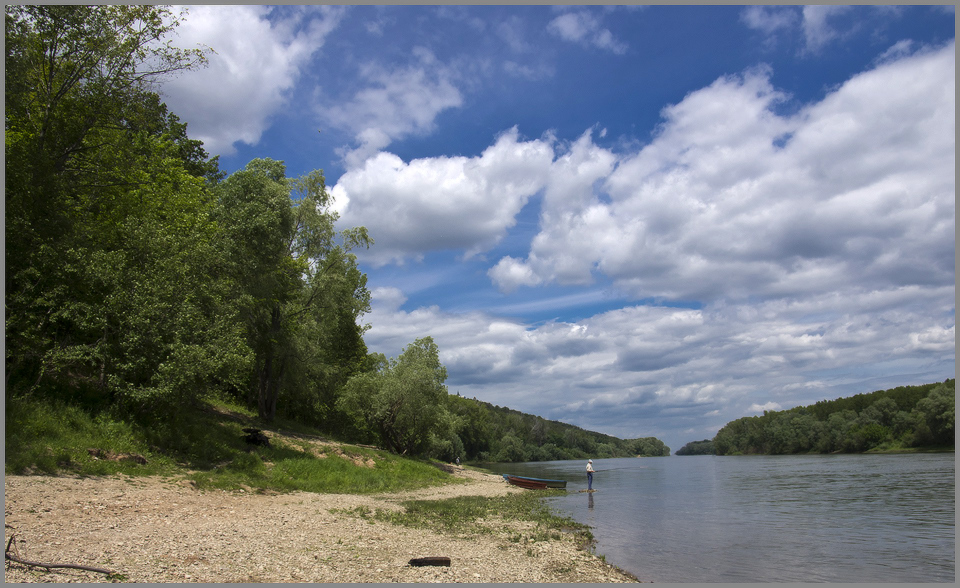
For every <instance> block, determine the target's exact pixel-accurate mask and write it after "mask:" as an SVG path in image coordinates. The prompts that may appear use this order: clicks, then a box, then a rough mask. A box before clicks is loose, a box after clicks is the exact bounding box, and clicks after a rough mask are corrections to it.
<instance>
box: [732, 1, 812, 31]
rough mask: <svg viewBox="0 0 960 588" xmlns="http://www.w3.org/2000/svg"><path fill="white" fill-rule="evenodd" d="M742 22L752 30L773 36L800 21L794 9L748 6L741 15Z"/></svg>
mask: <svg viewBox="0 0 960 588" xmlns="http://www.w3.org/2000/svg"><path fill="white" fill-rule="evenodd" d="M740 20H741V21H743V23H744V24H746V25H747V26H748V27H750V28H751V29H755V30H758V31H761V32H763V33H766V34H767V35H773V34H774V33H776V32H777V31H780V30H783V29H789V28H792V27H793V26H794V25H795V24H796V23H797V22H798V21H799V20H800V19H799V15H798V14H797V12H796V10H795V9H794V8H793V7H784V6H748V7H746V8H744V9H743V12H741V13H740Z"/></svg>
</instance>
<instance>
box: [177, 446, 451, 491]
mask: <svg viewBox="0 0 960 588" xmlns="http://www.w3.org/2000/svg"><path fill="white" fill-rule="evenodd" d="M345 449H348V450H349V451H350V454H354V451H356V453H355V454H356V455H363V452H366V453H367V454H369V456H370V457H371V458H372V459H374V460H375V461H376V465H375V466H374V467H365V466H358V465H355V464H354V463H353V461H352V460H350V459H345V458H343V457H340V456H338V455H328V456H327V457H323V458H321V457H316V456H313V455H311V454H307V453H304V452H302V451H299V450H296V449H292V448H290V447H272V448H257V449H256V450H254V451H252V452H250V453H245V454H243V455H238V456H236V458H234V459H233V460H232V461H231V462H230V463H228V464H224V465H222V466H219V467H216V468H213V469H211V470H207V471H201V472H195V473H193V474H191V475H190V478H191V479H192V480H194V482H196V484H197V486H198V487H199V488H220V489H225V490H231V489H239V488H246V487H253V488H256V489H259V490H274V491H277V492H291V491H298V490H299V491H303V492H318V493H325V494H326V493H342V494H370V493H377V492H395V491H399V490H408V489H412V488H422V487H425V486H434V485H439V484H443V483H446V482H449V481H450V476H449V475H448V474H445V473H444V472H442V471H440V470H439V469H437V468H436V467H434V466H432V465H430V464H428V463H425V462H418V461H415V460H410V459H404V458H400V457H397V456H393V455H390V454H387V453H384V452H376V451H372V450H365V449H363V448H356V449H354V448H351V447H349V446H347V447H346V448H345Z"/></svg>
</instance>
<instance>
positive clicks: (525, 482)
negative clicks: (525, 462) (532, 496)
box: [503, 474, 547, 490]
mask: <svg viewBox="0 0 960 588" xmlns="http://www.w3.org/2000/svg"><path fill="white" fill-rule="evenodd" d="M503 477H504V478H506V479H507V481H508V482H510V483H511V484H513V485H514V486H519V487H521V488H526V489H527V490H546V489H547V483H546V482H541V481H539V480H531V479H529V478H520V477H517V476H508V475H506V474H504V476H503Z"/></svg>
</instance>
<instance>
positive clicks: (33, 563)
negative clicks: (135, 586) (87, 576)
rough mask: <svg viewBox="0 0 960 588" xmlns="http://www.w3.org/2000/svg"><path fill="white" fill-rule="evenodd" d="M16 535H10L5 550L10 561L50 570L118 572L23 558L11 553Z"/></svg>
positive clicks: (5, 555)
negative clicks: (68, 569)
mask: <svg viewBox="0 0 960 588" xmlns="http://www.w3.org/2000/svg"><path fill="white" fill-rule="evenodd" d="M14 537H15V536H14V535H11V536H10V540H9V541H7V549H6V551H4V553H3V555H4V557H5V558H6V559H9V560H10V561H15V562H17V563H19V564H23V565H25V566H34V567H38V568H47V569H48V570H49V569H52V568H70V569H72V570H86V571H88V572H97V573H99V574H107V575H112V574H116V573H117V572H115V571H113V570H105V569H103V568H95V567H92V566H81V565H77V564H51V563H41V562H38V561H29V560H26V559H23V558H22V557H20V556H19V555H16V554H13V553H10V546H11V545H12V544H13V539H14Z"/></svg>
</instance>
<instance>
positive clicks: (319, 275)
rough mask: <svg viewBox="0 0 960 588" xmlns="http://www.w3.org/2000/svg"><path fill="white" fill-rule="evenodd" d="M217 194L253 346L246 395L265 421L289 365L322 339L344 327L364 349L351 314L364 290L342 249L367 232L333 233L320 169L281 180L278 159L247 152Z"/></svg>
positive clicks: (362, 308) (360, 305) (364, 302)
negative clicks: (243, 163)
mask: <svg viewBox="0 0 960 588" xmlns="http://www.w3.org/2000/svg"><path fill="white" fill-rule="evenodd" d="M217 194H218V207H219V208H218V215H217V220H218V222H219V223H220V225H221V226H222V227H223V230H224V239H223V247H224V249H225V251H226V252H227V256H228V258H229V260H230V270H231V274H232V275H233V277H234V279H235V280H236V282H237V284H238V288H239V295H240V299H241V305H242V307H243V317H244V322H245V324H246V327H247V332H248V341H249V345H250V348H251V349H252V350H253V352H254V354H255V367H254V373H253V374H252V376H253V377H252V385H251V388H250V390H251V398H250V400H251V401H252V402H254V403H256V406H257V409H258V411H259V415H260V417H261V418H262V419H264V420H267V421H271V420H273V418H274V417H275V416H276V413H277V402H278V399H279V397H280V393H281V390H282V389H283V385H284V379H285V377H286V376H287V374H288V372H289V371H290V370H292V369H295V368H294V365H293V364H294V363H295V362H298V361H299V362H300V363H301V364H303V363H308V362H310V361H316V360H317V359H318V358H319V355H318V349H320V348H322V346H323V343H324V342H325V341H324V339H325V338H327V340H328V341H329V339H330V338H331V337H332V336H333V335H335V334H336V333H337V332H339V333H341V334H342V335H343V334H344V333H345V331H344V329H345V328H346V329H347V330H351V329H352V331H351V332H350V333H348V334H347V335H345V336H346V337H347V338H346V339H344V338H343V337H341V339H340V340H341V341H347V340H349V341H348V342H349V346H351V348H352V349H354V350H358V349H362V350H363V351H365V348H364V347H362V340H361V339H360V338H359V336H360V334H361V333H362V330H358V329H359V327H357V325H356V322H355V321H356V318H357V317H359V315H360V314H362V313H363V312H366V311H367V310H368V309H369V300H370V298H369V293H368V292H367V290H366V276H364V275H363V274H362V273H361V272H359V270H358V269H357V267H356V258H355V257H354V256H353V254H351V253H350V250H351V249H353V248H355V247H359V246H369V244H371V243H372V240H371V239H369V237H368V236H367V233H366V230H365V229H363V228H354V229H346V230H343V231H339V232H337V231H335V229H334V223H335V222H336V220H337V215H336V213H335V212H333V211H332V210H331V209H330V205H331V204H332V198H331V197H330V195H329V193H328V192H327V190H326V186H325V183H324V178H323V173H322V172H320V171H314V172H311V173H309V174H307V175H306V176H304V177H301V178H296V179H288V178H287V177H286V168H285V166H284V164H283V162H281V161H274V160H271V159H255V160H253V161H251V162H250V163H249V164H247V167H246V168H245V169H243V170H241V171H238V172H236V173H234V174H232V175H230V176H229V177H228V178H226V179H225V180H223V181H222V182H221V183H220V184H219V185H218V186H217ZM324 329H326V331H325V332H324ZM352 357H353V358H354V359H357V358H358V357H362V354H357V353H352Z"/></svg>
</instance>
